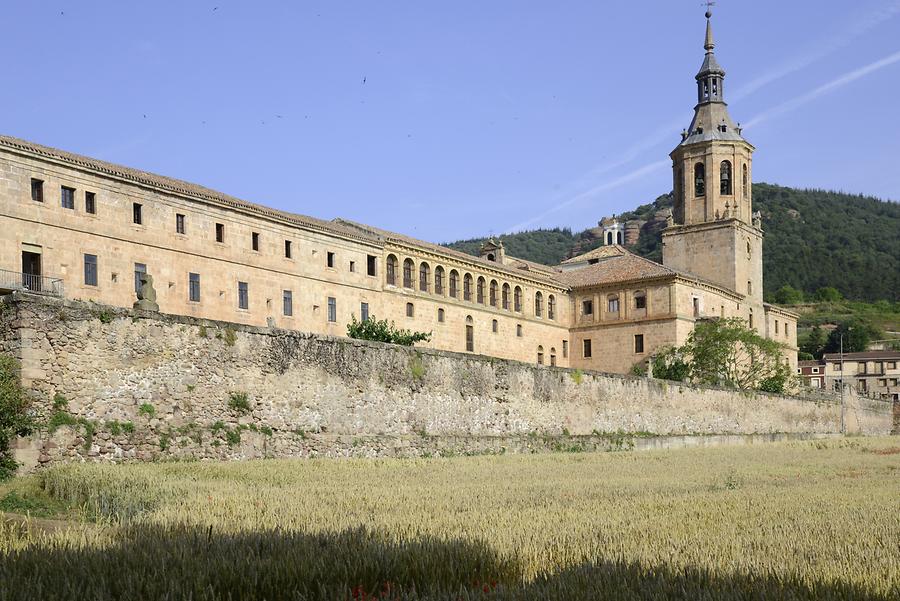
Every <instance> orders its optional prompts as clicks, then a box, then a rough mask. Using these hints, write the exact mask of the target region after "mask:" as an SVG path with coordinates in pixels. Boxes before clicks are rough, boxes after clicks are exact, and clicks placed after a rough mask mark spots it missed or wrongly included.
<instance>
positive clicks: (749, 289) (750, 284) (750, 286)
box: [747, 280, 753, 294]
mask: <svg viewBox="0 0 900 601" xmlns="http://www.w3.org/2000/svg"><path fill="white" fill-rule="evenodd" d="M747 294H753V282H751V281H750V280H747Z"/></svg>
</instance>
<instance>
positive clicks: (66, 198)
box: [60, 186, 75, 210]
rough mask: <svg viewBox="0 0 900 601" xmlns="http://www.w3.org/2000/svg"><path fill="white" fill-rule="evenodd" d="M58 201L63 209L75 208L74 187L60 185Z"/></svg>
mask: <svg viewBox="0 0 900 601" xmlns="http://www.w3.org/2000/svg"><path fill="white" fill-rule="evenodd" d="M61 190H62V194H61V196H60V203H61V204H62V208H64V209H73V210H74V209H75V188H67V187H66V186H62V187H61Z"/></svg>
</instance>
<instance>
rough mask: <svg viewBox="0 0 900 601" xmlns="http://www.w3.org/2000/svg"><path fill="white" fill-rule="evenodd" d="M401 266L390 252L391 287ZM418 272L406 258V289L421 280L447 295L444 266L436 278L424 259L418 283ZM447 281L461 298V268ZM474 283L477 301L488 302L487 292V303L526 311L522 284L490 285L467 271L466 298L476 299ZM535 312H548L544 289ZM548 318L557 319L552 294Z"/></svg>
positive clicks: (423, 285) (428, 287) (421, 287)
mask: <svg viewBox="0 0 900 601" xmlns="http://www.w3.org/2000/svg"><path fill="white" fill-rule="evenodd" d="M398 266H399V261H398V260H397V257H396V256H394V255H388V257H387V263H386V269H385V271H386V279H387V283H388V284H389V285H391V286H396V285H397V269H398ZM415 273H416V266H415V262H414V261H413V260H412V259H405V260H404V261H403V273H402V283H403V287H404V288H408V289H410V290H414V289H415V288H416V285H415V284H416V283H417V284H418V289H419V290H420V291H421V292H430V291H431V290H432V285H433V290H434V293H435V294H437V295H439V296H443V295H444V281H445V280H444V278H445V275H446V272H445V270H444V268H443V267H441V266H438V267H435V269H434V277H433V278H432V275H431V266H430V265H429V264H428V263H425V262H422V263H420V264H419V269H418V281H417V282H416V281H415V280H414V274H415ZM447 284H448V293H449V296H450V297H451V298H457V299H458V298H459V297H460V277H459V272H458V271H457V270H455V269H451V270H450V274H449V278H448V279H447ZM473 284H474V297H475V302H477V303H478V304H481V305H483V304H485V294H487V303H488V304H490V306H492V307H498V306H499V307H502V308H503V309H504V310H506V311H509V310H512V311H515V312H516V313H521V312H522V288H521V287H519V286H516V287H515V288H512V287H511V286H510V285H509V284H503V286H500V284H499V283H498V282H497V280H491V281H490V284H488V282H487V280H486V279H485V278H484V277H479V278H478V279H477V280H475V279H474V278H473V277H472V275H471V274H468V273H467V274H465V275H464V276H463V278H462V300H464V301H470V302H471V301H472V298H473ZM534 314H535V316H536V317H543V315H544V295H543V293H541V292H536V293H535V295H534ZM547 317H548V318H549V319H552V320H555V319H556V297H555V296H554V295H552V294H550V295H548V296H547Z"/></svg>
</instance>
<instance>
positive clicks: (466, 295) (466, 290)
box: [463, 273, 472, 301]
mask: <svg viewBox="0 0 900 601" xmlns="http://www.w3.org/2000/svg"><path fill="white" fill-rule="evenodd" d="M463 300H466V301H470V300H472V275H471V274H469V273H467V274H466V275H465V277H463Z"/></svg>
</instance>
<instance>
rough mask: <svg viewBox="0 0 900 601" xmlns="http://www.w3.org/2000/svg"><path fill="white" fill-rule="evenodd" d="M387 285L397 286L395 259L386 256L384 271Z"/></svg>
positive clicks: (392, 256) (391, 256)
mask: <svg viewBox="0 0 900 601" xmlns="http://www.w3.org/2000/svg"><path fill="white" fill-rule="evenodd" d="M385 273H386V277H387V283H388V284H389V285H391V286H396V285H397V257H395V256H394V255H388V258H387V265H386V269H385Z"/></svg>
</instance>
